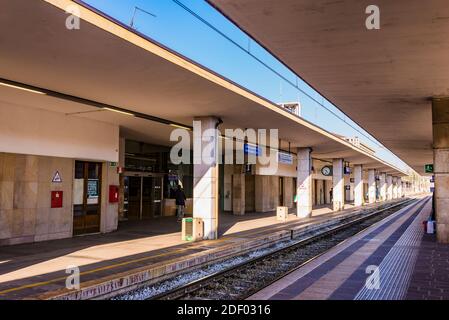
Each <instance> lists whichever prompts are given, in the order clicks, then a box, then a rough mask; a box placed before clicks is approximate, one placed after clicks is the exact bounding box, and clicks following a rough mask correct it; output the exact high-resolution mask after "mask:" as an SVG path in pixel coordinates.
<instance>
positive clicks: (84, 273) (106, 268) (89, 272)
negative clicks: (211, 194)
mask: <svg viewBox="0 0 449 320" xmlns="http://www.w3.org/2000/svg"><path fill="white" fill-rule="evenodd" d="M317 218H318V217H317ZM304 222H305V221H302V222H300V223H296V221H295V223H292V224H290V225H288V226H287V227H291V226H295V225H297V224H303V223H304ZM279 226H285V225H282V224H281V223H279ZM280 231H282V230H280ZM257 233H261V232H260V231H256V230H254V231H252V232H248V233H246V234H244V235H242V237H248V236H251V235H254V234H257ZM235 237H236V236H232V235H228V236H224V237H222V238H221V239H217V240H214V241H213V243H214V244H215V243H219V242H224V241H226V240H228V239H232V238H235ZM237 238H238V236H237ZM201 245H204V243H202V242H200V243H199V246H201ZM191 249H193V248H184V249H178V250H176V251H173V252H165V253H161V254H157V255H154V256H150V257H144V258H139V259H134V260H129V261H126V262H121V263H116V264H111V265H109V266H105V267H101V268H96V269H92V270H89V271H84V272H81V273H80V275H86V274H91V273H95V272H98V271H104V270H109V269H113V268H116V267H120V266H124V265H128V264H132V263H135V262H141V261H145V260H150V259H154V258H159V257H163V256H167V255H170V254H177V253H180V252H183V251H187V250H191ZM64 279H67V277H60V278H55V279H51V280H48V281H43V282H36V283H31V284H26V285H22V286H19V287H15V288H10V289H7V290H3V291H0V295H4V294H7V293H11V292H15V291H20V290H24V289H29V288H35V287H40V286H44V285H47V284H51V283H54V282H58V281H61V280H64Z"/></svg>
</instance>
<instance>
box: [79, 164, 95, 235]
mask: <svg viewBox="0 0 449 320" xmlns="http://www.w3.org/2000/svg"><path fill="white" fill-rule="evenodd" d="M101 168H102V164H101V163H96V162H86V161H75V180H74V183H73V235H81V234H88V233H96V232H100V220H101Z"/></svg>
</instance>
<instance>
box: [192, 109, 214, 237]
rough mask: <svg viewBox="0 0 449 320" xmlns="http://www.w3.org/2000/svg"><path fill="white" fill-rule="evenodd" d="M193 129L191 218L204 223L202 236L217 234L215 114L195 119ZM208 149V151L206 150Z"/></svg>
mask: <svg viewBox="0 0 449 320" xmlns="http://www.w3.org/2000/svg"><path fill="white" fill-rule="evenodd" d="M195 121H199V122H200V125H197V124H196V125H195V126H194V131H193V217H194V218H201V219H202V220H203V223H204V239H217V237H218V176H219V174H218V164H217V154H218V135H217V130H215V129H216V125H217V123H218V120H217V119H216V118H215V117H202V118H196V119H195ZM208 151H210V152H208Z"/></svg>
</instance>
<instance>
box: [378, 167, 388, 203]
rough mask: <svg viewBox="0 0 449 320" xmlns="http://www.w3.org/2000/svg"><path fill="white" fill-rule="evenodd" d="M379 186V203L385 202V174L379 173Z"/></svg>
mask: <svg viewBox="0 0 449 320" xmlns="http://www.w3.org/2000/svg"><path fill="white" fill-rule="evenodd" d="M379 184H380V201H386V200H387V174H386V173H381V174H380V175H379Z"/></svg>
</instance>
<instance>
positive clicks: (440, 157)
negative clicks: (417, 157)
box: [432, 98, 449, 243]
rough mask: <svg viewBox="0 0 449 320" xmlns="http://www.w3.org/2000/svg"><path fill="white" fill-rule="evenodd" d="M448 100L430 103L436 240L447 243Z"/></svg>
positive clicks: (448, 177)
mask: <svg viewBox="0 0 449 320" xmlns="http://www.w3.org/2000/svg"><path fill="white" fill-rule="evenodd" d="M447 110H449V99H447V98H446V99H434V100H433V102H432V128H433V163H434V175H435V191H434V201H435V202H434V203H435V216H436V223H437V240H438V242H440V243H449V114H448V112H447Z"/></svg>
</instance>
